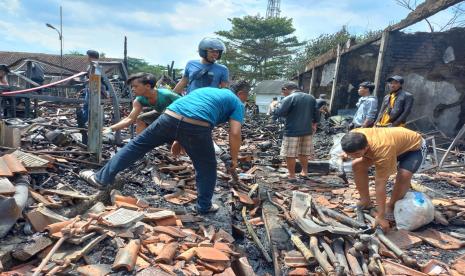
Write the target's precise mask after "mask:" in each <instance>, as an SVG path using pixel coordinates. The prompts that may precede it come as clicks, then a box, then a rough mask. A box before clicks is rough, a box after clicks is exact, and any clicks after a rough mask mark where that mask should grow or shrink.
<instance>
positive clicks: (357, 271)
mask: <svg viewBox="0 0 465 276" xmlns="http://www.w3.org/2000/svg"><path fill="white" fill-rule="evenodd" d="M350 247H351V246H350V244H349V242H347V241H346V243H345V253H346V258H347V262H348V263H349V266H350V269H352V275H355V276H363V270H362V267H361V266H360V264H359V263H358V260H357V258H356V257H355V256H354V255H352V254H350V253H349V248H350Z"/></svg>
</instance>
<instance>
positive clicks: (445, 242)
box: [412, 228, 465, 250]
mask: <svg viewBox="0 0 465 276" xmlns="http://www.w3.org/2000/svg"><path fill="white" fill-rule="evenodd" d="M412 234H413V235H415V236H417V237H419V238H420V239H422V240H423V241H425V242H427V243H429V244H431V245H432V246H434V247H438V248H441V249H445V250H451V249H459V248H462V247H464V246H465V241H461V240H459V239H456V238H454V237H452V236H450V235H447V234H445V233H442V232H439V231H437V230H434V229H431V228H430V229H426V230H424V231H421V232H412Z"/></svg>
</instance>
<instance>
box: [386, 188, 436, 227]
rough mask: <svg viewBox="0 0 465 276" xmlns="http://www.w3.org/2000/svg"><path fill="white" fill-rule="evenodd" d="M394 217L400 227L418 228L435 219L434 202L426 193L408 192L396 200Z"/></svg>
mask: <svg viewBox="0 0 465 276" xmlns="http://www.w3.org/2000/svg"><path fill="white" fill-rule="evenodd" d="M394 218H395V220H396V225H397V228H398V229H404V230H408V231H413V230H415V229H418V228H420V227H421V226H423V225H426V224H428V223H430V222H431V221H433V219H434V205H433V202H432V201H431V199H430V198H429V197H428V196H427V195H425V194H424V193H420V192H408V193H407V194H406V195H405V197H404V198H403V199H401V200H399V201H397V202H396V204H395V206H394Z"/></svg>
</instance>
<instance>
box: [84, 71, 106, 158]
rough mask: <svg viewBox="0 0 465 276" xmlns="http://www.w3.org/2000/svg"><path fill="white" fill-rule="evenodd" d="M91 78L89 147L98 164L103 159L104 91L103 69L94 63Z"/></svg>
mask: <svg viewBox="0 0 465 276" xmlns="http://www.w3.org/2000/svg"><path fill="white" fill-rule="evenodd" d="M91 71H92V72H91V74H90V77H89V128H88V129H89V136H88V137H89V138H88V141H87V147H88V150H89V151H90V152H92V153H93V154H94V157H95V159H96V160H97V163H100V161H101V159H102V124H103V108H102V106H101V96H100V93H101V89H102V87H101V86H102V82H101V78H102V67H101V66H100V65H99V64H98V63H97V62H93V63H92V70H91Z"/></svg>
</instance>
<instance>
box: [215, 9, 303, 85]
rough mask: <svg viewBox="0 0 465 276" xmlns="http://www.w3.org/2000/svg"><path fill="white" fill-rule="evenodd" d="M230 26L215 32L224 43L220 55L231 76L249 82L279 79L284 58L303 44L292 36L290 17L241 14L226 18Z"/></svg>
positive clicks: (290, 56)
mask: <svg viewBox="0 0 465 276" xmlns="http://www.w3.org/2000/svg"><path fill="white" fill-rule="evenodd" d="M229 21H230V22H231V23H232V29H231V30H229V31H218V32H216V34H217V35H219V36H221V37H222V38H223V39H224V40H225V43H226V47H227V51H226V53H225V54H224V58H222V60H223V62H224V63H225V65H226V66H228V68H229V70H230V72H231V76H232V78H233V79H237V78H243V79H247V80H249V81H252V82H254V81H260V80H265V79H276V78H282V77H284V76H285V75H286V73H285V70H286V65H287V61H288V60H291V59H292V57H293V55H294V54H295V53H296V52H297V49H298V47H300V46H302V45H303V44H302V43H301V42H299V41H298V39H297V37H296V36H293V35H292V34H293V33H294V31H295V29H294V27H293V24H292V19H290V18H285V17H282V18H263V17H260V16H258V15H257V16H245V17H243V18H238V17H236V18H233V19H229Z"/></svg>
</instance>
